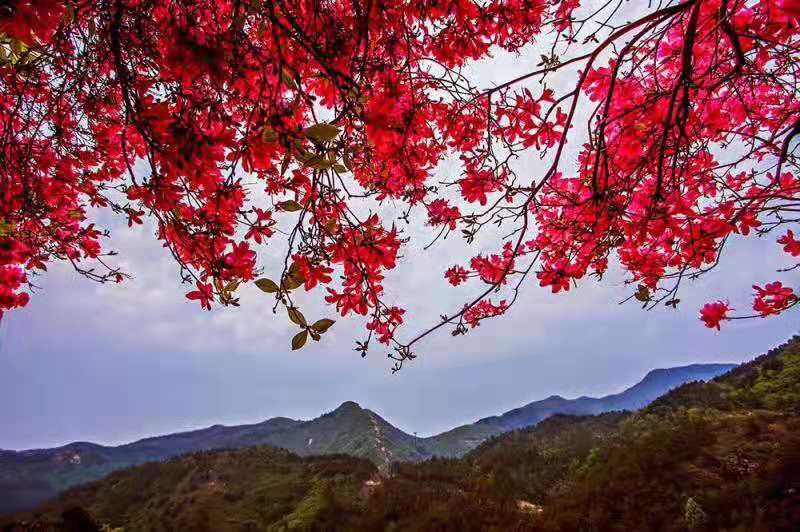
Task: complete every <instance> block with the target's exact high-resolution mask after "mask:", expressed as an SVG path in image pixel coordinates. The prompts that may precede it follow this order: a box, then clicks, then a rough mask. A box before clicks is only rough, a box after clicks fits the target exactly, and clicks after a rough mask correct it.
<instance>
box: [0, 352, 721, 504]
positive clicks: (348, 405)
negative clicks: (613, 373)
mask: <svg viewBox="0 0 800 532" xmlns="http://www.w3.org/2000/svg"><path fill="white" fill-rule="evenodd" d="M730 367H733V366H731V365H726V364H696V365H693V366H685V367H680V368H669V369H660V370H654V371H652V372H650V373H649V374H648V375H647V376H646V377H645V378H644V379H643V380H642V381H641V382H639V383H638V384H636V385H634V386H632V387H631V388H629V389H627V390H625V391H623V392H621V393H619V394H614V395H609V396H606V397H601V398H590V397H581V398H578V399H564V398H562V397H557V396H554V397H550V398H548V399H544V400H542V401H535V402H533V403H529V404H528V405H525V406H523V407H521V408H518V409H514V410H511V411H509V412H506V413H505V414H502V415H500V416H495V417H491V418H485V419H482V420H480V421H478V422H476V423H473V424H470V425H463V426H461V427H458V428H455V429H453V430H450V431H447V432H444V433H442V434H439V435H436V436H432V437H429V438H416V437H414V436H412V435H410V434H407V433H405V432H403V431H401V430H400V429H398V428H396V427H394V426H392V425H391V424H390V423H389V422H387V421H386V420H384V419H383V418H381V417H380V416H379V415H378V414H376V413H375V412H372V411H371V410H368V409H364V408H361V407H360V406H359V405H358V404H356V403H354V402H352V401H347V402H345V403H343V404H342V405H341V406H339V407H338V408H336V409H335V410H333V411H332V412H329V413H327V414H323V415H322V416H320V417H318V418H315V419H312V420H309V421H297V420H293V419H288V418H273V419H269V420H267V421H264V422H262V423H256V424H252V425H239V426H231V427H227V426H222V425H215V426H213V427H209V428H206V429H201V430H195V431H190V432H183V433H178V434H170V435H166V436H158V437H153V438H146V439H143V440H139V441H137V442H133V443H130V444H126V445H120V446H117V447H108V446H102V445H97V444H93V443H85V442H79V443H72V444H69V445H65V446H63V447H59V448H56V449H39V450H31V451H21V452H14V451H0V514H2V513H10V512H16V511H20V510H25V509H28V508H32V507H34V506H35V505H36V504H38V503H40V502H43V501H44V500H46V499H48V498H51V497H53V496H55V495H56V494H57V493H59V492H61V491H63V490H64V489H67V488H69V487H71V486H75V485H78V484H81V483H84V482H90V481H92V480H97V479H100V478H102V477H104V476H105V475H107V474H109V473H111V472H112V471H116V470H119V469H124V468H126V467H131V466H136V465H139V464H143V463H146V462H152V461H161V460H165V459H168V458H172V457H175V456H180V455H182V454H187V453H192V452H197V451H208V450H213V449H239V448H244V447H249V446H255V445H273V446H276V447H282V448H285V449H288V450H290V451H292V452H294V453H297V454H299V455H302V456H307V455H317V454H337V453H346V454H350V455H353V456H358V457H363V458H367V459H369V460H372V461H373V463H375V464H376V465H377V466H378V467H380V468H382V469H384V470H385V469H386V467H388V465H389V464H390V463H391V462H395V461H420V460H424V459H427V458H430V457H432V456H444V457H460V456H463V455H464V454H465V453H467V452H468V451H470V450H471V449H474V448H475V447H477V446H478V445H480V444H481V443H482V442H484V441H486V440H487V439H489V438H491V437H492V436H495V435H497V434H500V433H502V432H506V431H508V430H512V429H516V428H521V427H527V426H530V425H535V424H536V423H539V422H540V421H542V420H543V419H545V418H547V417H548V416H551V415H554V414H596V413H600V412H606V411H610V410H622V409H634V408H639V407H640V406H643V405H644V404H646V403H647V402H649V401H651V400H652V399H654V398H656V397H657V396H658V395H660V394H661V393H664V392H666V391H667V390H669V389H671V388H673V387H675V386H677V385H679V384H681V383H683V382H687V381H690V380H696V379H708V378H711V377H714V376H716V375H718V374H719V373H721V372H723V371H725V370H726V369H729V368H730Z"/></svg>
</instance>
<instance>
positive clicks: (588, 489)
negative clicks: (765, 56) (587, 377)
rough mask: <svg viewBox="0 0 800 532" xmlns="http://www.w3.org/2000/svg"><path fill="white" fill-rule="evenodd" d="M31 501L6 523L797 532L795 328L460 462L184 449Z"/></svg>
mask: <svg viewBox="0 0 800 532" xmlns="http://www.w3.org/2000/svg"><path fill="white" fill-rule="evenodd" d="M345 407H346V408H345V410H346V411H347V410H353V409H356V408H357V405H345ZM357 417H359V416H356V418H357ZM369 422H370V423H372V421H371V418H370V421H369ZM76 507H78V508H81V510H77V509H76ZM64 511H67V513H66V515H64V514H63V513H64ZM84 511H85V512H88V513H84ZM38 512H39V514H38V515H37V514H28V515H25V516H18V517H17V518H15V520H16V521H15V522H16V523H17V524H16V525H15V526H16V528H12V530H74V529H75V528H69V526H70V525H69V523H70V522H74V521H75V520H76V519H77V520H79V519H80V518H81V517H82V518H84V519H88V517H87V515H91V516H92V517H91V519H93V520H95V522H96V523H98V524H99V523H102V524H107V525H110V526H112V527H123V528H124V529H125V531H126V532H130V531H139V530H215V531H217V530H219V531H228V530H230V531H243V530H253V531H255V530H365V531H369V530H385V531H395V530H403V531H405V530H411V531H413V530H420V531H422V530H437V531H447V530H454V531H455V530H458V531H469V530H497V531H509V530H543V531H551V530H552V531H574V530H587V531H588V530H597V531H605V530H625V531H633V530H667V531H669V530H730V531H762V530H763V531H776V530H787V531H789V530H798V529H799V528H800V339H794V340H792V341H791V342H789V343H787V344H786V345H784V346H782V347H781V348H779V349H776V350H773V351H771V352H770V353H768V354H766V355H764V356H762V357H759V358H757V359H756V360H754V361H753V362H751V363H748V364H745V365H743V366H741V367H738V368H736V369H734V370H732V371H730V372H728V373H727V374H725V375H723V376H721V377H718V378H717V379H715V380H713V381H711V382H707V383H690V384H686V385H684V386H681V387H680V388H677V389H675V390H673V391H672V392H670V393H667V394H665V395H664V396H662V397H661V398H659V399H658V400H657V401H655V402H653V403H652V404H651V405H650V406H648V407H646V408H645V409H643V410H641V411H639V412H637V413H620V412H617V413H606V414H601V415H596V416H567V415H555V416H553V417H550V418H548V419H546V420H545V421H543V422H542V423H540V424H538V425H537V426H535V427H533V428H528V429H523V430H516V431H512V432H509V433H506V434H503V435H501V436H497V437H493V438H490V439H489V440H487V441H485V442H484V443H483V444H481V445H480V446H478V447H477V448H476V449H474V450H473V451H471V452H470V453H469V454H467V455H466V456H465V457H464V458H461V459H445V458H434V459H431V460H428V461H425V462H422V463H395V464H393V465H392V467H391V468H390V470H389V471H388V475H383V476H381V475H380V473H379V471H378V469H377V468H376V467H375V466H374V465H373V464H372V463H371V462H369V461H367V460H363V459H356V458H350V457H346V456H338V455H335V456H325V457H306V458H303V457H299V456H297V455H295V454H292V453H289V452H286V451H280V450H275V449H272V448H269V447H255V448H248V449H242V450H236V451H216V452H205V453H197V454H192V455H190V456H186V457H183V458H175V459H172V460H169V461H167V462H164V463H160V464H148V465H145V466H140V467H137V468H133V469H129V470H126V471H121V472H116V473H113V474H112V475H111V476H109V477H108V478H106V479H104V480H102V481H99V482H95V483H93V484H89V485H87V486H84V487H80V488H74V489H72V490H70V491H68V492H66V493H65V494H64V495H63V496H62V497H60V498H59V499H58V500H57V501H54V502H52V503H50V504H48V505H47V506H44V507H41V508H40V509H39V510H38ZM81 526H83V528H84V529H85V528H86V526H87V525H86V523H85V522H84V523H83V524H82V525H81ZM37 527H39V528H37Z"/></svg>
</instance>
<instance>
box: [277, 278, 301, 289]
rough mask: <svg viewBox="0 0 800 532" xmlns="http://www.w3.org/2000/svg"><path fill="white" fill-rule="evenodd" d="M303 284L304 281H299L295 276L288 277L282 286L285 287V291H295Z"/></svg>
mask: <svg viewBox="0 0 800 532" xmlns="http://www.w3.org/2000/svg"><path fill="white" fill-rule="evenodd" d="M302 284H303V280H302V279H298V278H297V277H295V276H294V275H287V276H286V277H285V278H284V279H283V282H282V283H281V286H282V287H283V289H284V290H294V289H295V288H299V287H300V286H301V285H302Z"/></svg>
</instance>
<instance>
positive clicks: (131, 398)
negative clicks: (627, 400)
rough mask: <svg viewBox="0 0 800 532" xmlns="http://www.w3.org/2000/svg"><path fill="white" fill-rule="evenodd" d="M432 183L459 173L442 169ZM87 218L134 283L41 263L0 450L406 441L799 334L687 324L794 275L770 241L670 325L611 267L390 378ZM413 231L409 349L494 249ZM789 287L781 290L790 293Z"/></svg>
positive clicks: (426, 351) (264, 303)
mask: <svg viewBox="0 0 800 532" xmlns="http://www.w3.org/2000/svg"><path fill="white" fill-rule="evenodd" d="M537 60H538V54H536V53H535V51H532V50H528V51H526V52H525V53H523V55H522V56H521V57H514V56H507V57H503V56H500V57H498V58H495V59H494V60H493V61H492V62H491V63H490V64H486V65H477V66H475V67H474V70H473V72H472V73H473V74H474V79H476V80H477V81H478V84H479V85H481V86H485V87H488V86H491V85H492V83H499V82H502V81H504V80H507V79H511V78H513V77H515V76H516V75H518V74H520V73H523V72H526V71H528V70H530V69H531V68H532V67H534V66H535V62H536V61H537ZM570 81H571V80H570V79H569V78H568V77H567V78H564V79H558V80H555V84H556V86H558V85H563V86H568V85H569V83H570ZM574 145H579V142H573V146H574ZM541 165H542V163H540V162H538V161H536V160H535V159H526V160H523V161H521V162H520V165H519V167H518V169H519V173H520V175H530V176H536V175H537V171H540V170H541ZM440 171H441V172H442V173H443V174H447V173H448V172H451V173H452V172H454V171H456V170H455V169H454V168H453V167H452V165H450V166H448V164H445V165H443V167H442V168H441V169H440ZM99 219H100V222H101V225H104V226H106V227H110V228H111V230H112V240H111V244H112V246H111V247H112V248H113V249H115V250H118V251H119V252H120V257H119V259H120V260H119V262H120V263H121V265H122V266H123V267H124V268H125V269H126V270H127V271H130V272H132V273H133V274H134V278H133V279H131V280H129V281H126V282H125V283H122V284H120V285H98V284H94V283H91V282H89V281H87V280H86V279H84V278H82V277H79V276H78V275H77V274H75V273H74V271H72V270H71V268H70V267H68V266H66V265H64V264H53V265H51V266H50V269H49V272H48V273H47V274H46V275H45V276H43V277H40V278H37V280H36V281H37V284H38V285H40V287H41V288H40V289H39V290H37V293H36V294H35V295H34V297H32V299H31V302H30V303H29V305H28V306H27V307H26V308H24V309H21V310H15V311H12V312H8V313H7V314H6V316H4V317H3V319H2V321H0V427H2V428H0V448H4V449H26V448H39V447H52V446H57V445H62V444H65V443H68V442H71V441H94V442H97V443H103V444H118V443H122V442H127V441H132V440H135V439H138V438H141V437H144V436H150V435H156V434H164V433H171V432H177V431H181V430H188V429H193V428H200V427H205V426H209V425H213V424H217V423H221V424H227V425H233V424H239V423H252V422H258V421H261V420H264V419H267V418H270V417H274V416H288V417H292V418H296V419H310V418H314V417H317V416H319V415H320V414H322V413H324V412H327V411H330V410H333V409H334V408H336V407H337V406H338V405H339V404H340V403H342V402H343V401H346V400H353V401H356V402H358V403H359V404H361V405H362V406H363V407H365V408H370V409H372V410H373V411H375V412H377V413H379V414H380V415H381V416H383V417H384V418H386V419H387V420H388V421H389V422H391V423H392V424H394V425H395V426H397V427H399V428H401V429H403V430H405V431H407V432H409V433H412V432H418V433H419V435H420V436H423V435H430V434H435V433H438V432H441V431H444V430H447V429H449V428H452V427H454V426H457V425H459V424H463V423H469V422H473V421H475V420H476V419H479V418H481V417H485V416H488V415H495V414H498V413H501V412H503V411H506V410H509V409H511V408H515V407H518V406H521V405H523V404H525V403H527V402H530V401H534V400H537V399H542V398H545V397H547V396H550V395H553V394H559V395H562V396H565V397H577V396H581V395H590V396H599V395H605V394H608V393H614V392H618V391H621V390H622V389H624V388H626V387H628V386H630V385H632V384H634V383H636V382H637V381H638V380H640V379H641V378H642V377H643V376H644V375H645V374H646V373H647V372H648V371H649V370H651V369H654V368H663V367H672V366H678V365H685V364H691V363H696V362H741V361H745V360H749V359H751V358H753V357H755V356H757V355H758V354H760V353H762V352H764V351H766V350H767V349H769V348H770V347H773V346H775V345H777V344H779V343H781V342H782V341H784V340H785V339H787V338H788V337H790V336H791V335H792V334H794V333H795V332H796V331H797V322H796V314H794V313H791V312H790V313H788V314H787V315H784V316H779V317H775V318H770V319H766V320H745V321H740V322H736V323H731V324H726V325H725V326H724V328H723V330H722V331H721V332H717V331H715V330H710V329H707V328H705V327H704V326H703V325H702V323H701V322H700V321H699V320H698V317H697V314H698V309H699V308H700V306H701V305H702V304H703V303H704V302H707V301H709V300H714V299H718V298H730V299H731V302H732V304H733V306H734V307H736V306H740V305H741V307H742V308H745V309H746V308H747V307H749V304H750V299H751V298H750V297H749V296H750V292H751V289H750V285H752V284H754V283H759V284H762V283H764V282H766V281H770V280H773V279H774V278H776V274H775V273H774V270H775V269H777V268H780V267H782V266H784V267H785V266H788V265H789V264H786V257H787V256H786V255H785V254H784V253H782V251H781V249H780V247H779V246H778V245H777V244H776V243H775V242H774V240H772V239H752V238H751V239H746V240H744V239H740V240H734V241H733V242H732V244H731V245H730V246H728V247H727V248H726V250H725V252H724V256H723V260H722V266H721V267H720V268H719V269H718V270H717V271H715V272H714V273H712V274H711V275H709V276H705V277H704V278H702V279H700V280H698V281H694V282H690V283H687V285H686V286H685V287H684V289H683V292H682V294H681V296H680V297H681V300H682V302H681V304H680V305H679V307H678V309H677V310H672V309H668V308H661V309H656V310H653V311H649V312H646V311H643V310H642V309H641V308H640V307H639V306H637V305H636V304H633V303H627V304H624V305H619V304H618V302H619V301H621V300H622V299H624V298H626V297H627V296H628V295H630V293H631V288H630V287H628V286H625V285H624V283H623V280H624V275H623V274H622V273H621V272H620V271H619V270H618V268H616V267H614V266H612V268H611V270H610V272H609V273H608V275H606V277H605V279H604V280H603V281H602V282H600V283H598V282H595V281H594V280H591V279H587V280H585V281H584V282H583V283H581V284H580V285H579V287H578V288H577V289H573V290H570V291H569V292H568V293H565V294H564V293H562V294H558V295H553V294H551V293H550V292H549V290H546V289H541V288H539V287H538V286H537V283H536V282H535V280H533V279H532V280H531V282H529V283H528V284H527V287H526V288H525V290H524V292H523V293H522V296H521V298H520V300H519V301H518V302H517V304H516V305H515V306H514V307H513V308H512V309H511V312H510V314H509V315H507V316H505V317H503V318H501V319H496V320H487V321H485V322H483V323H482V324H481V325H480V327H478V328H477V329H475V330H473V331H471V332H470V333H469V334H468V335H466V336H459V337H455V338H454V337H452V336H450V334H448V332H447V331H443V332H441V333H440V334H436V335H433V336H431V337H429V338H427V339H426V340H425V341H423V342H422V343H421V344H419V347H418V351H417V354H418V355H419V357H418V358H417V359H416V360H414V361H413V362H412V363H410V364H407V365H406V366H405V367H404V369H403V370H402V371H400V372H399V373H396V374H392V372H391V363H390V362H391V361H390V360H388V359H387V358H386V356H385V353H386V351H384V350H381V349H373V350H371V351H370V354H369V356H368V357H367V358H365V359H362V358H361V357H360V355H359V354H358V353H356V352H354V351H353V347H354V341H355V340H356V339H360V338H361V332H362V330H363V322H362V321H360V320H358V319H350V318H344V319H339V321H337V323H336V324H335V325H334V326H333V327H332V328H331V329H330V330H329V331H328V333H326V334H325V336H324V338H323V341H321V342H318V343H317V342H309V344H308V345H306V347H304V348H303V349H302V350H300V351H296V352H292V351H291V350H290V348H289V341H290V339H291V337H292V335H293V334H294V332H295V330H294V329H293V328H292V326H290V324H289V323H288V320H286V319H285V317H284V316H277V317H276V316H273V314H272V305H271V299H270V298H269V297H267V296H265V294H263V293H261V292H260V291H258V290H257V289H256V288H255V287H254V286H252V284H249V285H245V286H244V287H243V288H241V289H240V295H241V302H242V305H241V307H238V308H221V307H218V308H215V310H213V311H211V312H205V311H202V310H201V309H200V308H199V305H197V304H196V302H189V301H187V300H186V299H185V297H184V294H185V293H186V292H187V291H188V288H187V287H186V286H181V285H180V283H179V282H178V270H177V267H176V265H175V263H174V262H173V261H172V259H171V258H170V257H169V256H168V254H167V252H166V251H165V250H164V249H163V248H161V246H160V244H159V243H158V242H157V241H156V240H155V239H154V238H153V232H154V229H153V227H152V226H149V225H145V226H139V227H135V228H133V229H128V228H127V227H126V226H125V225H124V223H122V222H121V221H119V220H115V219H112V218H109V217H108V215H107V214H105V213H102V214H100V215H99ZM411 233H412V236H413V237H415V239H414V240H413V241H412V243H411V244H410V247H409V248H408V249H406V250H404V256H403V258H402V259H401V260H400V261H399V265H398V268H397V269H396V270H395V271H394V272H392V273H391V274H390V275H389V276H388V278H387V283H386V285H387V295H388V296H389V299H390V300H394V301H396V302H397V303H398V304H399V305H401V306H403V307H405V308H407V309H408V313H407V318H408V320H407V321H409V322H410V325H409V329H408V330H407V333H408V334H410V333H412V332H414V331H417V330H420V329H422V327H423V326H424V325H425V324H432V323H435V322H436V320H437V317H438V316H439V315H440V314H441V313H448V312H450V313H452V310H453V309H457V308H459V306H460V305H461V304H463V302H464V301H466V300H467V299H468V298H469V296H470V295H471V294H473V293H474V292H473V291H474V290H477V287H476V286H474V285H471V284H468V286H467V287H459V288H453V287H451V286H449V285H448V284H447V282H446V281H445V280H444V279H443V276H442V273H443V271H444V269H446V268H447V267H448V266H450V265H452V264H455V263H463V262H464V261H465V259H467V258H468V257H469V256H471V255H473V254H474V253H475V252H477V251H480V250H481V249H491V248H492V246H494V245H496V242H491V241H489V242H486V241H483V242H479V243H478V247H472V248H467V247H466V246H464V245H463V243H462V242H461V241H459V240H458V239H457V238H450V239H448V240H447V241H445V242H443V243H441V244H440V245H437V246H435V247H434V248H432V249H430V250H428V251H423V250H422V246H423V245H424V244H425V243H426V240H425V237H426V236H427V237H430V236H432V234H433V233H431V232H430V228H424V227H422V228H417V229H412V230H411ZM276 249H278V248H271V247H269V246H268V247H266V248H261V249H259V261H261V263H262V264H264V265H265V267H266V268H267V270H268V271H269V270H270V266H271V265H272V264H273V263H274V258H275V257H283V254H282V253H280V252H276ZM271 260H273V262H272V263H271V262H270V261H271ZM792 276H795V277H796V273H795V274H792V273H790V274H782V277H781V279H782V280H784V281H785V282H787V283H788V284H792V280H793V279H792ZM318 297H319V293H316V295H314V293H312V295H311V296H305V297H303V298H301V301H300V303H301V308H303V310H304V313H305V315H306V317H307V318H308V319H317V318H321V317H335V316H334V315H333V311H332V310H331V309H326V308H324V307H323V306H322V305H320V304H319V301H317V298H318Z"/></svg>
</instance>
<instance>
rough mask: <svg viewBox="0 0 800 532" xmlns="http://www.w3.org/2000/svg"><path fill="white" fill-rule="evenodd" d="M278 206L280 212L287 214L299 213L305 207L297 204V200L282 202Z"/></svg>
mask: <svg viewBox="0 0 800 532" xmlns="http://www.w3.org/2000/svg"><path fill="white" fill-rule="evenodd" d="M277 206H278V208H279V209H280V210H282V211H286V212H297V211H299V210H300V209H302V208H303V206H302V205H300V204H299V203H297V202H296V201H295V200H286V201H281V202H280V203H278V205H277Z"/></svg>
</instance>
